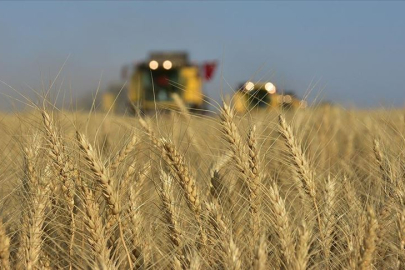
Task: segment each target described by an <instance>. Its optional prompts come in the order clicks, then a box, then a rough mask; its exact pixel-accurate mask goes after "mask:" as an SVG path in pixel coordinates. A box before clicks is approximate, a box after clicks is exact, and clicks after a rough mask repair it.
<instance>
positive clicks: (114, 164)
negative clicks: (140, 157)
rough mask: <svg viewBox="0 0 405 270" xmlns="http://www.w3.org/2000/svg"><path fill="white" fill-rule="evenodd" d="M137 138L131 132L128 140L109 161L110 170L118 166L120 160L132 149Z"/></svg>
mask: <svg viewBox="0 0 405 270" xmlns="http://www.w3.org/2000/svg"><path fill="white" fill-rule="evenodd" d="M137 141H138V139H137V136H136V135H135V134H132V136H131V139H130V141H129V142H128V143H127V144H126V145H125V146H124V147H123V148H122V149H121V150H120V152H119V153H118V155H117V156H116V157H115V158H114V160H113V161H112V162H111V165H110V170H112V171H114V170H115V169H117V168H118V166H119V165H120V164H121V162H122V161H123V160H124V159H125V158H126V157H127V156H128V155H129V153H131V152H132V150H134V148H135V146H136V143H137Z"/></svg>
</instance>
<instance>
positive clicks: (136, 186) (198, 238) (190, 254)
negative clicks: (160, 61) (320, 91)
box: [0, 104, 405, 270]
mask: <svg viewBox="0 0 405 270" xmlns="http://www.w3.org/2000/svg"><path fill="white" fill-rule="evenodd" d="M404 116H405V112H404V111H402V110H372V111H365V110H363V111H361V110H345V109H342V108H338V107H333V106H324V107H318V108H308V109H305V110H297V111H277V110H275V111H272V112H261V113H260V112H257V113H256V112H251V113H248V114H246V115H236V114H235V113H234V111H233V108H232V107H231V106H229V105H227V104H224V105H223V106H222V107H221V108H220V112H219V113H217V114H212V115H207V116H202V115H190V114H188V113H187V112H186V111H184V110H183V111H182V112H175V111H172V112H169V113H157V114H156V115H149V116H143V117H141V116H134V117H126V116H116V115H108V114H107V115H106V114H101V113H81V112H67V111H58V110H56V109H53V110H51V109H43V108H40V109H36V110H34V111H30V112H25V113H15V114H3V115H0V119H1V120H0V138H1V140H0V160H1V162H0V187H1V188H0V199H1V211H0V216H1V219H0V265H1V267H0V268H1V269H235V270H236V269H405V249H404V248H405V208H404V200H405V193H404V192H405V187H404V180H405V152H404V151H405V138H404V135H405V120H404Z"/></svg>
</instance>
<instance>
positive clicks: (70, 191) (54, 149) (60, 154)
mask: <svg viewBox="0 0 405 270" xmlns="http://www.w3.org/2000/svg"><path fill="white" fill-rule="evenodd" d="M42 118H43V122H44V126H45V131H46V138H47V141H48V147H49V156H50V157H51V159H52V161H53V165H54V167H55V170H56V171H57V172H58V175H59V177H60V179H61V180H62V191H63V195H64V197H65V200H66V202H67V207H68V210H69V214H70V232H69V234H70V243H69V257H70V258H72V257H73V244H74V239H75V231H76V230H75V227H76V224H75V216H74V211H75V201H74V196H75V184H74V182H73V181H72V179H71V178H72V175H71V174H72V173H73V165H72V163H71V161H70V159H69V157H68V156H67V155H66V154H65V147H64V145H63V143H62V142H61V139H60V137H59V136H58V134H57V132H56V127H55V125H54V123H53V120H52V118H51V117H50V116H49V114H48V113H47V112H46V111H45V110H43V111H42ZM71 261H72V260H71V259H70V260H69V263H71ZM69 268H70V269H71V268H72V265H70V267H69Z"/></svg>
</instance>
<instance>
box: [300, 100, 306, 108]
mask: <svg viewBox="0 0 405 270" xmlns="http://www.w3.org/2000/svg"><path fill="white" fill-rule="evenodd" d="M300 106H301V108H303V109H305V108H306V107H307V106H308V103H307V102H306V101H305V100H301V101H300Z"/></svg>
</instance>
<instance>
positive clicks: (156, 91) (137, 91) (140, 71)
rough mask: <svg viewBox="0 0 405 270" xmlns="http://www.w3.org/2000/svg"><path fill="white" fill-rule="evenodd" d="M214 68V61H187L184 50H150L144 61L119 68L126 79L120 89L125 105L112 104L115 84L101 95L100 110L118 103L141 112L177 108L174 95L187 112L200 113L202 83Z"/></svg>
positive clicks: (202, 104) (202, 106)
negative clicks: (124, 85) (125, 85)
mask: <svg viewBox="0 0 405 270" xmlns="http://www.w3.org/2000/svg"><path fill="white" fill-rule="evenodd" d="M215 68H216V62H215V61H213V62H206V63H203V64H201V65H198V64H193V63H191V62H190V61H189V59H188V54H187V53H186V52H160V53H151V54H150V56H149V59H148V60H146V61H143V62H140V63H138V64H135V65H133V66H126V67H125V68H124V69H123V77H124V79H126V80H127V81H128V85H127V88H126V89H123V90H125V92H126V93H127V104H125V105H121V104H115V102H114V101H115V100H116V97H117V92H119V89H118V88H117V87H115V88H114V89H115V90H114V91H108V92H106V93H105V94H104V95H103V109H104V110H106V111H108V110H110V111H117V109H118V108H117V107H118V106H126V109H129V110H131V111H132V112H133V110H134V109H135V108H137V109H139V110H141V111H143V112H149V111H154V110H171V109H178V108H179V105H178V102H176V101H175V98H173V94H177V95H178V96H179V97H180V98H181V100H182V101H183V103H184V104H185V105H186V106H187V108H188V109H189V110H190V111H193V112H203V111H204V110H205V107H206V104H205V103H204V93H203V84H204V82H205V81H208V80H210V79H211V78H212V77H213V75H214V71H215ZM121 111H122V108H121Z"/></svg>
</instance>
